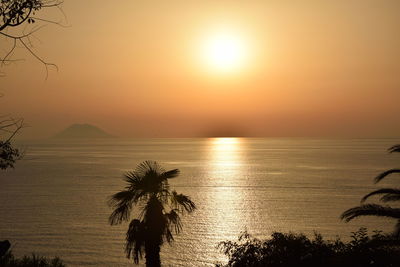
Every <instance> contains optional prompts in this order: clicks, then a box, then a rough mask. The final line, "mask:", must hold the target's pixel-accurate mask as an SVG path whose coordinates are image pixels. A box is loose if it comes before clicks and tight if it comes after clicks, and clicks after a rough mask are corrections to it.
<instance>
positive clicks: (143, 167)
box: [109, 161, 196, 267]
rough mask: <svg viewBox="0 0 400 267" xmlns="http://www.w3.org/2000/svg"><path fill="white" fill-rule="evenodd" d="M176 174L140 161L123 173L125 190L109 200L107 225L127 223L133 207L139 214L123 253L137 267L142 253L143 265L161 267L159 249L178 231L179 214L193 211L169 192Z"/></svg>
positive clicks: (179, 196) (186, 200)
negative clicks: (170, 184) (171, 180)
mask: <svg viewBox="0 0 400 267" xmlns="http://www.w3.org/2000/svg"><path fill="white" fill-rule="evenodd" d="M178 175H179V170H178V169H174V170H170V171H165V170H164V169H163V168H162V167H161V166H160V165H159V164H158V163H157V162H155V161H144V162H142V163H141V164H139V166H138V167H137V168H136V169H135V170H134V171H132V172H127V173H126V174H125V175H124V179H125V181H126V182H127V186H126V187H125V190H123V191H120V192H118V193H116V194H114V195H112V196H111V197H110V200H109V205H110V206H111V207H112V208H113V209H114V211H113V212H112V213H111V215H110V217H109V222H110V224H111V225H116V224H120V223H121V222H123V221H128V220H129V217H130V213H131V211H132V209H133V207H137V208H138V209H139V211H140V213H139V218H138V219H133V220H132V221H131V222H130V224H129V227H128V231H127V233H126V244H125V252H126V256H127V258H130V257H132V258H133V261H134V263H136V264H138V263H139V259H141V258H142V254H143V252H144V253H145V257H146V266H151V267H157V266H161V260H160V248H161V245H162V244H163V243H164V242H165V241H167V242H168V243H171V242H172V241H173V240H174V238H173V233H176V234H177V233H179V232H180V231H181V229H182V224H181V220H180V216H179V215H180V214H183V213H185V212H187V213H190V212H192V211H194V210H195V209H196V206H195V204H194V203H193V202H192V201H191V200H190V198H189V197H188V196H185V195H182V194H178V193H177V192H176V191H171V190H170V188H169V184H168V179H171V178H175V177H177V176H178Z"/></svg>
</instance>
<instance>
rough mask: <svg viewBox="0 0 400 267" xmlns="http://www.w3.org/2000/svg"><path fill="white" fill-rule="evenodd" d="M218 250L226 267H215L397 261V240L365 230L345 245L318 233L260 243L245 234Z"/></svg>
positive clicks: (399, 257)
mask: <svg viewBox="0 0 400 267" xmlns="http://www.w3.org/2000/svg"><path fill="white" fill-rule="evenodd" d="M392 241H394V242H395V243H394V245H393V242H392ZM388 244H391V245H388ZM218 247H219V248H220V249H221V251H222V252H223V253H224V254H225V255H226V256H228V258H229V260H228V263H227V264H226V265H223V264H217V265H216V266H219V267H238V266H248V267H261V266H263V267H292V266H293V267H297V266H307V267H317V266H318V267H319V266H326V267H333V266H335V267H336V266H342V267H347V266H349V267H350V266H352V267H364V266H380V267H386V266H398V265H397V264H398V263H399V262H400V247H399V243H398V240H393V239H391V237H390V236H386V235H382V234H381V233H380V232H375V233H374V235H372V236H368V233H367V230H366V228H360V230H358V231H357V232H354V233H353V234H352V236H351V241H350V242H347V243H345V242H343V241H341V240H340V239H336V240H333V241H327V240H324V239H323V237H322V236H321V235H320V234H315V236H314V238H313V239H310V238H308V237H307V236H305V235H304V234H294V233H278V232H275V233H273V234H272V235H271V238H270V239H266V240H260V239H257V238H254V237H252V236H251V235H250V234H248V233H247V232H244V233H242V234H241V235H240V237H239V239H238V241H224V242H221V243H220V244H219V245H218Z"/></svg>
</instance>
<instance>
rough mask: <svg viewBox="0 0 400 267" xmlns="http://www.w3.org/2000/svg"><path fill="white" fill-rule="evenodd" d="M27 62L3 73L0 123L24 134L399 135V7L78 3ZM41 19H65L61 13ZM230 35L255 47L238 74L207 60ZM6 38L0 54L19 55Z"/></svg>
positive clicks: (67, 8) (121, 0) (70, 2)
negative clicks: (214, 44)
mask: <svg viewBox="0 0 400 267" xmlns="http://www.w3.org/2000/svg"><path fill="white" fill-rule="evenodd" d="M63 10H64V12H65V13H66V15H67V17H68V24H69V25H70V26H71V27H68V28H62V27H58V26H54V25H48V26H47V27H46V28H44V29H42V30H41V31H40V32H39V33H38V34H37V35H36V36H37V37H38V38H39V39H40V41H38V40H36V39H35V40H33V41H34V44H35V49H36V50H35V51H37V53H38V54H40V55H41V56H43V57H44V58H45V59H46V60H48V61H51V62H54V63H56V64H57V65H58V66H59V69H60V70H59V72H58V73H57V72H55V71H52V70H51V71H50V73H49V78H48V79H47V80H45V77H46V75H45V70H44V67H43V66H42V65H41V64H40V63H39V62H37V61H36V60H35V59H33V58H32V57H31V56H29V55H28V54H27V53H26V51H24V50H23V49H19V50H18V51H16V54H15V55H14V57H15V58H25V61H24V62H21V63H18V64H16V65H12V66H7V67H3V68H2V71H3V72H4V73H6V76H5V77H2V78H0V90H1V92H2V93H3V94H4V97H3V98H1V99H0V113H1V114H11V115H13V116H16V117H18V116H20V117H24V118H25V121H26V122H27V123H28V124H29V125H30V126H31V127H29V128H26V129H24V131H23V134H22V136H23V137H28V138H30V137H32V138H43V137H48V136H51V135H53V134H54V133H56V132H58V131H60V130H61V129H63V128H65V127H66V126H68V125H69V124H71V123H91V124H94V125H97V126H99V127H101V128H103V129H105V130H106V131H108V132H110V133H112V134H114V135H117V136H123V137H134V136H141V137H146V136H149V137H150V136H151V137H153V136H177V137H181V136H205V135H241V136H312V137H316V136H317V137H399V135H400V123H399V122H400V116H399V115H400V105H399V99H400V34H399V33H400V32H399V31H400V30H399V29H400V16H399V15H398V14H400V1H397V0H393V1H372V0H371V1H369V0H359V1H319V0H318V1H317V0H316V1H278V0H276V1H267V0H260V1H250V0H248V1H221V0H213V1H212V0H202V1H189V0H181V1H174V0H169V1H165V0H153V1H151V0H146V1H138V0H135V1H133V0H118V1H114V2H113V1H104V0H85V1H76V0H66V1H65V4H64V7H63ZM42 16H47V17H52V18H62V15H60V14H57V13H50V14H49V13H46V12H42ZM219 28H223V29H228V30H229V31H231V32H233V33H234V34H237V36H239V37H238V38H240V39H241V40H242V41H243V42H244V43H246V45H247V46H246V53H247V55H248V59H247V61H246V62H245V63H244V64H243V65H242V66H240V68H238V70H236V71H235V72H232V73H229V72H228V73H221V72H218V71H216V70H213V69H210V68H208V67H207V66H206V65H205V64H203V62H202V60H201V53H200V50H201V46H202V44H203V43H204V42H205V40H206V39H207V38H208V37H209V36H211V35H212V34H213V32H215V30H216V29H219ZM7 45H9V43H6V42H4V41H0V47H1V49H0V52H3V51H5V50H6V49H7V47H8V46H7Z"/></svg>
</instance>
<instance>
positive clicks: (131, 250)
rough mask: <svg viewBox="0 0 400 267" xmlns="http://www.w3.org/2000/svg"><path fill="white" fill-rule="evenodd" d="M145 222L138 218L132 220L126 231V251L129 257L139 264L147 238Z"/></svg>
mask: <svg viewBox="0 0 400 267" xmlns="http://www.w3.org/2000/svg"><path fill="white" fill-rule="evenodd" d="M145 230H146V227H145V224H144V223H143V222H141V221H139V220H137V219H135V220H132V221H131V223H130V224H129V227H128V231H127V232H126V244H125V253H126V257H127V258H128V259H129V258H130V257H132V258H133V261H134V263H136V264H138V263H139V259H141V258H142V253H143V250H144V246H145V240H146V232H145Z"/></svg>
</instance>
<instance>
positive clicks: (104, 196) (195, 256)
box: [0, 138, 400, 266]
mask: <svg viewBox="0 0 400 267" xmlns="http://www.w3.org/2000/svg"><path fill="white" fill-rule="evenodd" d="M398 142H399V140H396V139H306V138H196V139H188V138H182V139H129V140H128V139H103V140H86V141H83V140H75V141H74V140H68V141H59V140H54V139H53V140H45V141H30V142H20V143H19V144H18V147H19V148H21V149H22V150H23V151H24V157H23V158H22V159H21V160H19V161H18V162H17V164H16V166H15V169H10V170H6V171H0V240H5V239H8V240H9V241H10V242H11V243H12V251H13V253H14V254H15V255H17V256H22V255H30V254H31V253H36V254H39V255H43V256H49V257H54V256H59V257H61V258H62V259H63V260H64V262H65V263H66V264H67V265H68V266H132V265H133V263H132V260H131V259H127V258H126V256H125V253H124V244H125V233H126V230H127V227H128V223H123V224H121V225H117V226H111V225H109V223H108V217H109V215H110V214H111V212H112V209H111V208H110V207H109V206H108V205H107V200H108V199H109V197H110V196H111V195H112V194H114V193H116V192H118V191H120V190H122V189H124V187H125V181H124V180H123V175H124V174H125V173H126V172H128V171H132V170H134V169H135V168H136V166H137V165H138V164H140V163H141V162H143V161H145V160H155V161H157V162H159V164H160V165H161V166H163V167H164V168H165V169H166V170H170V169H175V168H178V169H179V170H180V171H181V174H180V176H179V177H176V178H173V179H171V180H170V186H171V189H174V190H176V191H177V192H178V193H183V194H186V195H188V196H190V197H191V199H192V200H193V201H194V202H195V203H196V205H197V209H196V211H195V212H193V213H191V214H188V215H184V216H183V217H182V224H183V229H182V231H181V233H179V234H178V235H175V240H174V242H173V243H171V244H164V245H163V246H162V249H161V260H162V263H163V266H215V263H217V262H222V263H223V262H226V260H227V259H226V257H225V256H224V255H223V253H222V252H221V251H220V250H219V249H218V247H217V245H218V244H219V242H221V241H227V240H232V241H234V240H237V237H238V236H239V235H240V234H241V233H243V232H244V231H247V232H248V233H250V234H251V235H253V236H254V237H256V238H269V237H270V235H271V234H272V233H273V232H277V231H279V232H296V233H299V232H302V233H304V234H306V235H308V236H310V237H312V236H313V235H314V233H315V232H317V233H320V234H322V236H323V237H324V238H326V239H336V238H338V237H340V238H341V239H343V240H349V238H350V236H351V234H352V232H354V231H356V230H357V229H359V228H360V227H367V228H368V230H369V231H370V233H372V231H374V230H382V231H385V232H386V231H391V230H392V229H393V227H394V224H395V222H394V221H393V220H390V219H382V218H375V217H363V218H359V219H355V220H354V221H351V222H349V223H345V222H343V221H341V220H340V215H341V213H342V212H343V211H345V210H346V209H349V208H352V207H354V206H357V205H359V204H360V199H361V197H362V196H364V195H365V194H367V193H368V192H370V191H372V190H375V189H378V188H381V187H393V186H394V187H395V186H397V185H398V184H399V181H400V180H399V179H398V178H399V177H398V176H397V177H396V175H393V176H389V177H387V178H386V179H385V180H383V181H382V182H381V183H379V184H374V183H373V179H374V177H375V176H376V175H377V174H379V173H380V172H382V171H384V170H387V169H390V168H395V167H400V166H399V165H400V155H398V154H396V153H394V154H390V153H388V151H387V149H388V148H389V147H390V146H392V145H395V144H396V143H398ZM371 202H378V199H374V198H372V199H371ZM135 216H137V212H136V213H135V214H133V215H132V218H134V217H135ZM140 263H141V264H142V265H143V264H144V259H143V260H142V261H141V262H140Z"/></svg>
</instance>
